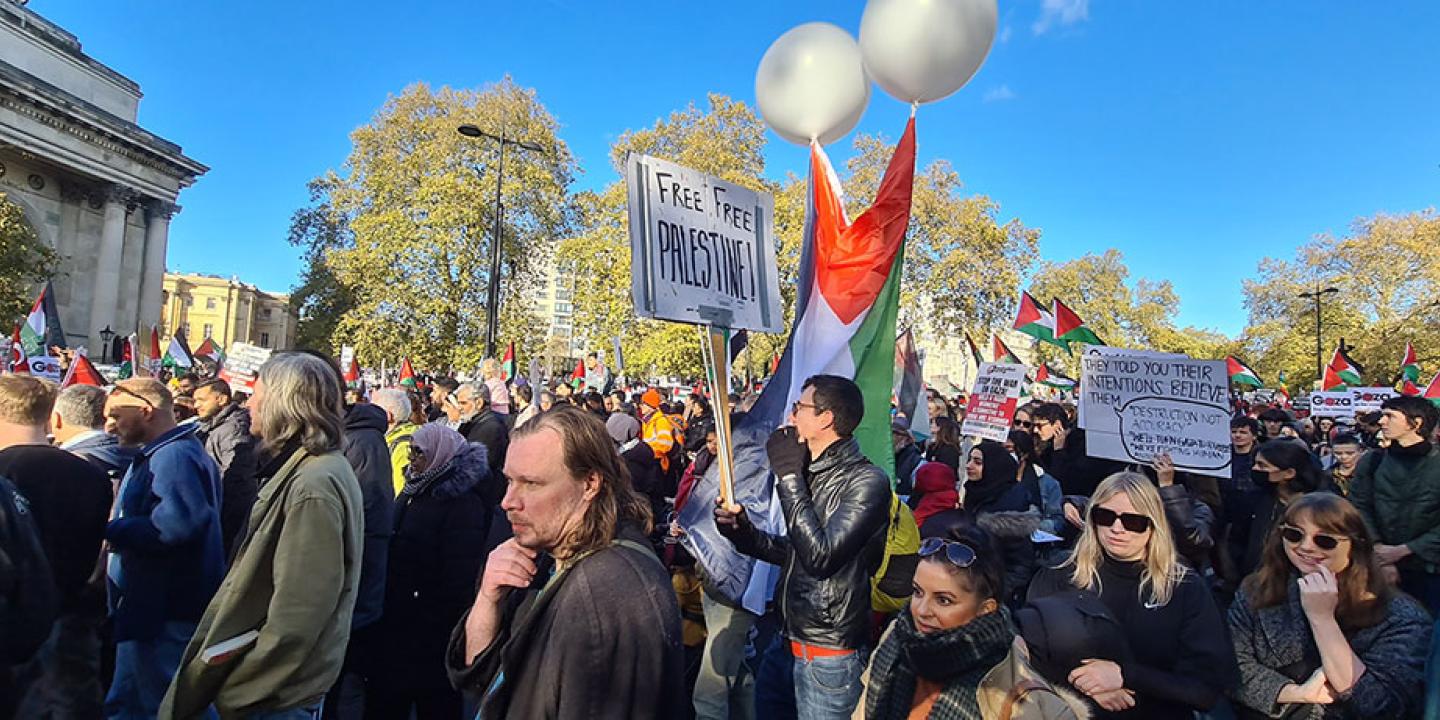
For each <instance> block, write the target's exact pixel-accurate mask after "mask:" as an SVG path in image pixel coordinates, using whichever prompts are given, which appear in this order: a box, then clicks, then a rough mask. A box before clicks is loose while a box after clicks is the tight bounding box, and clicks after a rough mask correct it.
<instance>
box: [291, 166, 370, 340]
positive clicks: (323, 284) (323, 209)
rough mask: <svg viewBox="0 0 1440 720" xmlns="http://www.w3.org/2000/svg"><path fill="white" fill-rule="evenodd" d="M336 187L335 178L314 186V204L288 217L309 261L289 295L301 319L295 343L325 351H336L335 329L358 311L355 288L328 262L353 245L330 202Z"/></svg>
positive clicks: (311, 186) (296, 242)
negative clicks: (329, 256)
mask: <svg viewBox="0 0 1440 720" xmlns="http://www.w3.org/2000/svg"><path fill="white" fill-rule="evenodd" d="M338 182H339V180H338V179H337V178H336V177H335V176H334V175H333V174H327V175H325V176H324V177H319V178H316V179H314V180H311V181H310V183H309V185H308V190H309V192H310V204H309V205H307V206H305V207H303V208H300V209H299V210H296V211H295V213H294V214H293V215H291V216H290V234H289V237H288V238H287V240H288V241H289V242H290V244H291V245H294V246H296V247H299V248H301V249H302V251H303V253H304V255H303V256H302V259H303V260H304V262H305V269H304V270H302V271H301V275H300V284H299V285H298V286H296V287H295V289H293V290H291V291H290V305H291V307H293V308H294V309H295V313H296V315H297V316H298V318H299V322H298V323H297V324H296V328H295V344H296V345H297V346H298V347H302V348H309V349H314V350H322V351H325V352H331V351H333V350H334V347H333V345H334V343H333V342H332V339H333V338H334V337H335V327H336V326H337V325H338V324H339V323H340V318H341V317H343V316H344V315H345V313H347V312H349V311H350V309H351V308H353V307H354V306H355V296H354V293H353V292H352V291H351V288H350V287H349V286H347V285H345V284H343V283H341V282H340V280H339V278H337V277H336V276H335V271H334V270H332V269H331V268H330V265H329V264H328V263H327V262H326V257H327V254H328V253H329V252H330V251H332V250H340V249H344V248H349V247H352V246H353V245H354V238H353V236H352V234H351V233H350V228H349V226H348V224H347V223H346V219H345V216H343V215H342V214H340V213H338V212H336V211H335V207H334V206H333V205H332V204H331V203H330V190H331V188H333V187H335V186H336V185H337V184H338Z"/></svg>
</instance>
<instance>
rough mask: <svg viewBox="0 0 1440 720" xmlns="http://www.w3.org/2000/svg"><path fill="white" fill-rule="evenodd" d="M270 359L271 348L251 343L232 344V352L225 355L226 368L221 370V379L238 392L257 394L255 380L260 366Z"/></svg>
mask: <svg viewBox="0 0 1440 720" xmlns="http://www.w3.org/2000/svg"><path fill="white" fill-rule="evenodd" d="M269 359H270V348H262V347H259V346H256V345H251V344H249V343H242V342H237V343H231V344H230V352H229V353H227V354H226V355H225V366H224V367H223V368H222V369H221V370H220V379H221V380H224V381H225V382H227V383H229V384H230V389H231V390H234V391H237V392H247V393H249V392H255V378H256V376H258V375H259V374H260V366H261V365H264V364H265V361H266V360H269Z"/></svg>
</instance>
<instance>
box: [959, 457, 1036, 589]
mask: <svg viewBox="0 0 1440 720" xmlns="http://www.w3.org/2000/svg"><path fill="white" fill-rule="evenodd" d="M1019 475H1020V464H1019V463H1018V462H1016V460H1015V457H1014V456H1013V455H1011V454H1010V451H1008V450H1006V449H1005V446H1004V445H1002V444H1000V443H997V442H991V441H988V440H987V441H986V442H982V443H980V444H979V445H976V446H975V447H974V449H972V450H971V451H970V457H969V461H968V462H966V463H965V488H964V491H963V492H962V493H961V494H960V505H961V507H963V508H965V514H966V515H967V516H969V517H970V518H971V519H972V520H973V521H974V522H975V524H976V525H979V526H980V527H981V528H984V529H985V531H986V532H988V533H990V535H991V536H992V537H994V538H995V541H996V543H997V544H998V545H999V547H1000V550H1001V551H1002V552H1003V553H1004V556H1005V584H1006V586H1007V587H1009V588H1010V589H1011V591H1012V594H1013V597H1011V598H1007V599H1008V600H1014V601H1015V604H1016V606H1017V607H1018V603H1019V599H1020V596H1021V595H1022V594H1023V593H1024V588H1025V586H1026V585H1029V584H1030V578H1031V576H1033V575H1034V574H1035V568H1036V560H1035V546H1034V544H1033V543H1032V542H1031V540H1030V537H1031V536H1032V535H1033V534H1034V533H1035V531H1036V530H1038V529H1039V528H1040V520H1041V515H1040V505H1041V501H1040V498H1039V497H1038V496H1037V497H1031V491H1032V490H1033V489H1035V487H1036V486H1034V485H1029V486H1027V485H1025V484H1023V483H1020V482H1018V478H1019Z"/></svg>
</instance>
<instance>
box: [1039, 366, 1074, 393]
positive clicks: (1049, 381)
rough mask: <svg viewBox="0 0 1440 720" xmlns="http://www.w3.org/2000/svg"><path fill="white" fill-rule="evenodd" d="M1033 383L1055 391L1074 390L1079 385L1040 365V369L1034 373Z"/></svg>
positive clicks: (1048, 367)
mask: <svg viewBox="0 0 1440 720" xmlns="http://www.w3.org/2000/svg"><path fill="white" fill-rule="evenodd" d="M1035 382H1038V383H1040V384H1041V385H1045V386H1048V387H1052V388H1055V389H1056V390H1074V389H1075V386H1076V385H1078V384H1079V383H1077V382H1075V380H1074V379H1073V378H1069V377H1066V376H1065V375H1063V374H1062V373H1060V371H1058V370H1051V369H1050V366H1049V365H1046V364H1044V363H1042V364H1041V365H1040V369H1039V370H1038V371H1036V372H1035Z"/></svg>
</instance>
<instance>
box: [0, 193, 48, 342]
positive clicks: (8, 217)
mask: <svg viewBox="0 0 1440 720" xmlns="http://www.w3.org/2000/svg"><path fill="white" fill-rule="evenodd" d="M59 260H60V258H59V255H57V254H56V253H55V251H54V250H53V249H52V248H50V247H49V246H48V245H46V244H45V243H43V242H41V240H40V236H39V235H37V234H36V233H35V229H34V228H32V227H30V223H29V222H27V221H26V220H25V211H24V210H21V209H20V206H19V205H16V204H15V203H14V202H11V200H10V198H7V197H5V193H3V192H0V317H3V318H5V319H6V321H7V322H10V321H14V320H19V319H20V318H22V317H24V315H25V314H26V313H27V312H29V311H30V305H31V303H33V302H34V301H35V294H36V289H35V288H36V285H38V284H40V283H42V282H45V281H46V280H48V279H50V276H51V275H52V274H54V272H55V266H56V264H57V263H58V262H59ZM7 327H8V326H7ZM6 332H9V331H8V330H7V331H6Z"/></svg>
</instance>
